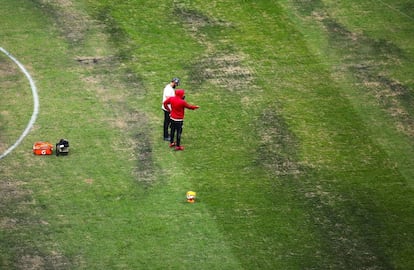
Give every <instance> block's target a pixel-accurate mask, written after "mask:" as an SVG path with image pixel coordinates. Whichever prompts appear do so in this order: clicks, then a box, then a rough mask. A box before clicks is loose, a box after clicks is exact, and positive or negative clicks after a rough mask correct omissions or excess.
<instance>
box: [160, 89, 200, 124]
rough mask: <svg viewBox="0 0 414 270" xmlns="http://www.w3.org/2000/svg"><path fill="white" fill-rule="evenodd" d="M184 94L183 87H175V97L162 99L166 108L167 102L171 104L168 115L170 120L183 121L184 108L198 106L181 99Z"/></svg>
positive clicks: (192, 108) (196, 107) (191, 108)
mask: <svg viewBox="0 0 414 270" xmlns="http://www.w3.org/2000/svg"><path fill="white" fill-rule="evenodd" d="M184 94H185V92H184V89H177V90H175V97H170V98H168V99H167V100H165V101H164V108H168V106H167V105H168V104H170V105H171V110H170V117H171V119H172V120H175V121H183V120H184V111H185V109H186V108H187V109H190V110H195V109H198V108H199V106H196V105H191V104H188V103H187V101H185V100H184V99H183V97H184Z"/></svg>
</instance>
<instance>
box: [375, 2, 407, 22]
mask: <svg viewBox="0 0 414 270" xmlns="http://www.w3.org/2000/svg"><path fill="white" fill-rule="evenodd" d="M378 2H380V3H381V4H383V5H384V6H386V7H388V8H389V9H392V10H394V11H395V12H397V13H400V14H401V15H403V16H405V17H407V18H409V19H411V20H413V21H414V18H413V17H411V16H410V15H408V14H407V13H405V12H402V11H401V10H399V9H398V8H395V7H393V6H391V5H389V4H387V3H385V2H384V1H381V0H378Z"/></svg>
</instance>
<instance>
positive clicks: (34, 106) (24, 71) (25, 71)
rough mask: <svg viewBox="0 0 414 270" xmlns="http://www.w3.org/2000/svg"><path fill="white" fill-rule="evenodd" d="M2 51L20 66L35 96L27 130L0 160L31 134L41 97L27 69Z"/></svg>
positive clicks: (6, 52) (0, 49) (0, 48)
mask: <svg viewBox="0 0 414 270" xmlns="http://www.w3.org/2000/svg"><path fill="white" fill-rule="evenodd" d="M0 51H2V52H3V53H4V54H5V55H7V56H8V57H9V58H10V59H11V60H12V61H13V62H14V63H16V65H17V66H19V68H20V70H21V71H22V72H23V73H24V75H25V76H26V78H27V79H28V80H29V83H30V87H31V88H32V95H33V113H32V117H31V118H30V121H29V123H28V124H27V126H26V129H25V130H24V131H23V133H22V134H21V135H20V137H19V138H18V139H17V141H16V142H15V143H14V144H13V145H12V146H10V147H9V148H8V149H7V150H6V151H5V152H4V153H2V154H0V159H2V158H4V157H5V156H7V155H8V154H10V153H11V152H12V151H13V150H14V149H15V148H16V147H17V146H19V144H20V143H21V142H22V141H23V139H24V137H26V136H27V134H29V132H30V129H31V128H32V127H33V125H34V123H35V122H36V118H37V115H38V113H39V95H38V94H37V89H36V85H35V83H34V81H33V79H32V77H31V76H30V74H29V72H27V70H26V68H25V67H24V66H23V65H22V64H21V63H20V62H19V61H18V60H17V59H16V58H14V57H13V55H11V54H10V53H9V52H8V51H6V50H5V49H3V48H2V47H0Z"/></svg>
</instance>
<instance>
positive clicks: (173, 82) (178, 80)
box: [171, 78, 180, 88]
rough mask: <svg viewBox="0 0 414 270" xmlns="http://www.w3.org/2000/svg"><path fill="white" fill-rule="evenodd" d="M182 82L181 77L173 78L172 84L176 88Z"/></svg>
mask: <svg viewBox="0 0 414 270" xmlns="http://www.w3.org/2000/svg"><path fill="white" fill-rule="evenodd" d="M179 84H180V79H179V78H172V80H171V86H172V87H173V88H175V87H176V86H178V85H179Z"/></svg>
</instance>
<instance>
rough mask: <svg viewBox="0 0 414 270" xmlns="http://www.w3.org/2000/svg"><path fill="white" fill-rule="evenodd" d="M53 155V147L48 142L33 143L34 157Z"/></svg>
mask: <svg viewBox="0 0 414 270" xmlns="http://www.w3.org/2000/svg"><path fill="white" fill-rule="evenodd" d="M52 153H53V145H52V144H51V143H49V142H35V143H34V144H33V154H35V155H42V156H43V155H51V154H52Z"/></svg>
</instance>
